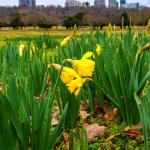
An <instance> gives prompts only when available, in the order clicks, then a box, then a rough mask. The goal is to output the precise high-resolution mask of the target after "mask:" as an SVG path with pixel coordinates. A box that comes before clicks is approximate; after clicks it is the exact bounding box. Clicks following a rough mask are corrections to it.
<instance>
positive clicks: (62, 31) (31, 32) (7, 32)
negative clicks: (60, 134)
mask: <svg viewBox="0 0 150 150" xmlns="http://www.w3.org/2000/svg"><path fill="white" fill-rule="evenodd" d="M132 29H133V31H135V32H146V27H141V26H139V27H138V26H133V27H132ZM126 30H127V29H123V30H121V29H120V28H119V27H116V31H115V32H116V33H121V32H123V31H126ZM101 31H107V27H104V28H103V30H101ZM73 32H74V31H73V30H66V28H65V27H62V26H58V27H57V28H56V27H53V28H52V29H48V30H44V29H39V28H35V29H34V28H33V27H27V28H24V29H22V30H20V29H19V30H13V29H11V28H1V29H0V40H1V39H3V38H5V37H6V36H16V35H17V36H37V35H43V34H49V35H54V36H55V35H72V34H73ZM94 32H96V30H95V31H94ZM84 33H89V27H81V28H79V29H78V30H77V34H78V35H80V34H84Z"/></svg>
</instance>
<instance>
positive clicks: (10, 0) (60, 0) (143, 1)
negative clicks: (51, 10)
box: [0, 0, 150, 6]
mask: <svg viewBox="0 0 150 150" xmlns="http://www.w3.org/2000/svg"><path fill="white" fill-rule="evenodd" d="M83 1H88V2H90V5H93V3H94V0H83ZM107 1H108V0H106V3H108V2H107ZM117 1H118V2H119V1H120V0H117ZM126 1H127V3H134V2H139V3H140V5H148V4H150V3H148V0H126ZM149 2H150V0H149ZM18 3H19V0H0V6H6V5H9V6H13V5H18ZM64 3H65V0H36V4H37V5H61V6H64Z"/></svg>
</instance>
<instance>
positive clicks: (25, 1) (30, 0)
mask: <svg viewBox="0 0 150 150" xmlns="http://www.w3.org/2000/svg"><path fill="white" fill-rule="evenodd" d="M19 6H20V7H22V6H26V7H35V6H36V0H19Z"/></svg>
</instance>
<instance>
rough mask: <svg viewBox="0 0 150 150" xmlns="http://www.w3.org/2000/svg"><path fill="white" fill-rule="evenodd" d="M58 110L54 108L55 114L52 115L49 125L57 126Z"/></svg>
mask: <svg viewBox="0 0 150 150" xmlns="http://www.w3.org/2000/svg"><path fill="white" fill-rule="evenodd" d="M58 116H59V108H58V107H55V112H54V113H53V114H52V121H51V125H52V126H56V125H57V124H58Z"/></svg>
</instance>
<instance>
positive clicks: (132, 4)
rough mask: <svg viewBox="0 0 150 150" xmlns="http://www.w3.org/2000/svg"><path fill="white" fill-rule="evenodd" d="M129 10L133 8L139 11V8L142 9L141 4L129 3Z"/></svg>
mask: <svg viewBox="0 0 150 150" xmlns="http://www.w3.org/2000/svg"><path fill="white" fill-rule="evenodd" d="M128 8H131V9H139V8H140V5H139V3H129V4H128Z"/></svg>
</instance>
